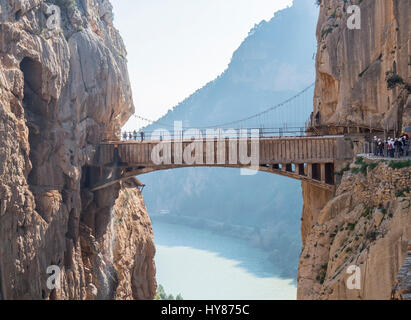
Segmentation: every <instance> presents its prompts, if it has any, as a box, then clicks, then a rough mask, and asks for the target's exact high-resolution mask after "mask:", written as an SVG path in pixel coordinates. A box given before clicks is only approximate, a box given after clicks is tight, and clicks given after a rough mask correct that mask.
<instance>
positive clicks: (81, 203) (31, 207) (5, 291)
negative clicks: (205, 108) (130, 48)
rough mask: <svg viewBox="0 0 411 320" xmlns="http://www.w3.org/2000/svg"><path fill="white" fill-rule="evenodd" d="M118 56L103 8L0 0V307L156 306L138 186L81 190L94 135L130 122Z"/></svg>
mask: <svg viewBox="0 0 411 320" xmlns="http://www.w3.org/2000/svg"><path fill="white" fill-rule="evenodd" d="M53 3H54V4H57V5H59V7H60V9H61V17H62V20H61V28H57V29H50V28H49V27H48V23H49V22H50V18H52V15H53V12H54V11H53V10H50V9H51V8H50V6H51V5H52V4H53ZM126 56H127V53H126V50H125V47H124V44H123V42H122V39H121V37H120V36H119V34H118V32H117V30H116V29H115V28H114V27H113V13H112V7H111V4H110V3H109V1H107V0H72V1H60V0H53V1H47V2H46V1H43V0H29V1H27V0H0V299H112V298H118V299H152V298H153V297H154V294H155V291H156V282H155V266H154V260H153V258H154V253H155V249H154V244H153V232H152V228H151V222H150V219H149V217H148V214H147V211H146V209H145V205H144V201H143V198H142V196H141V194H140V192H139V191H138V188H137V182H136V181H133V180H132V181H128V182H127V183H123V184H116V185H114V186H111V187H110V188H107V189H105V190H103V191H98V192H94V193H92V192H89V191H87V190H86V189H85V188H84V181H85V176H84V170H83V167H84V166H86V165H87V164H88V162H89V161H90V159H91V158H92V157H93V154H94V151H95V150H94V146H95V145H96V144H97V143H98V139H99V136H100V135H99V132H101V131H116V130H120V128H121V126H122V125H123V124H124V123H125V122H126V121H127V119H128V118H129V117H130V115H131V114H133V113H134V106H133V103H132V97H131V90H130V83H129V79H128V72H127V67H126ZM49 266H58V267H59V268H60V270H61V288H60V289H58V288H53V287H51V288H50V287H49V286H47V279H48V277H49V276H50V274H47V268H48V267H49Z"/></svg>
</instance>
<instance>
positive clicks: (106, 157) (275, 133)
mask: <svg viewBox="0 0 411 320" xmlns="http://www.w3.org/2000/svg"><path fill="white" fill-rule="evenodd" d="M313 85H314V84H312V85H311V86H310V87H308V88H306V89H304V90H303V91H301V92H300V93H298V94H297V95H295V96H293V97H291V98H289V99H288V100H286V101H284V102H281V103H280V104H278V105H275V106H274V107H270V108H269V109H266V110H264V111H262V112H259V113H257V114H255V115H252V116H249V117H247V118H245V119H241V120H237V121H231V122H227V123H223V124H219V125H216V126H208V127H202V126H199V127H197V128H198V129H192V128H189V127H184V128H183V127H180V128H179V130H180V131H174V135H173V134H169V133H168V131H167V129H163V130H155V131H154V132H153V133H152V134H151V136H149V134H148V133H149V132H148V131H146V132H145V133H146V134H145V136H146V138H147V140H145V139H141V140H140V136H139V135H136V132H134V137H133V135H132V134H130V135H125V136H124V137H125V138H126V139H125V141H124V139H123V141H122V140H121V139H122V135H121V136H120V134H118V136H115V135H109V138H107V139H105V141H103V142H102V143H101V144H100V145H98V146H97V148H96V153H95V156H94V159H93V161H92V162H91V163H90V165H89V166H88V167H87V172H86V175H85V179H86V182H85V183H86V184H87V185H88V187H89V188H90V190H91V191H98V190H101V189H104V188H106V187H109V186H111V185H113V184H115V183H117V182H119V181H122V180H125V179H129V178H131V177H134V176H138V175H141V174H145V173H149V172H153V171H158V170H169V169H178V168H186V167H225V168H240V169H253V170H259V171H263V172H268V173H273V174H278V175H282V176H286V177H290V178H293V179H298V180H301V181H307V182H309V183H311V184H314V185H316V186H318V187H321V188H324V189H328V190H334V185H335V172H334V171H335V168H336V167H337V166H338V164H339V163H341V162H343V161H346V160H350V159H352V158H353V156H354V150H353V147H352V141H351V139H346V137H345V136H344V135H328V136H316V133H317V134H318V132H316V131H315V129H312V128H313V126H312V125H311V124H310V123H308V122H307V119H308V118H309V117H310V113H311V110H312V92H311V91H310V89H311V88H312V87H313ZM284 115H285V116H286V117H285V118H287V119H289V118H290V117H291V118H292V120H293V121H291V122H290V121H286V120H287V119H285V118H284V117H283V116H284ZM135 117H137V118H139V119H140V120H143V121H146V122H151V123H154V121H151V120H148V119H145V118H143V117H140V116H135ZM280 122H281V123H280ZM155 124H156V125H157V126H162V127H163V128H164V127H165V128H170V127H172V125H170V124H164V123H161V122H155ZM279 124H280V125H279ZM275 125H277V126H275ZM290 125H293V127H290ZM232 126H237V129H231V131H232V132H234V133H237V138H236V139H232V137H227V136H224V135H223V136H221V135H219V134H215V132H218V130H226V129H227V128H230V127H232ZM205 128H213V129H214V130H217V131H215V132H214V134H213V135H212V136H207V133H205V134H204V132H205V131H206V130H205ZM216 128H219V129H216ZM244 128H257V129H244ZM270 128H275V129H270ZM174 129H175V128H174ZM184 130H186V131H192V130H194V132H196V135H197V136H196V137H194V136H193V134H192V133H191V136H189V137H186V135H185V134H183V132H184ZM244 130H246V131H247V134H246V135H241V134H238V133H239V132H242V131H244ZM310 130H311V131H310ZM313 130H314V131H313ZM251 131H254V132H257V134H256V135H254V136H249V132H251ZM176 132H177V133H178V134H176ZM224 132H227V131H224ZM164 133H165V134H164ZM130 138H131V139H130ZM195 138H197V139H195ZM200 138H201V139H200ZM159 146H161V148H160V149H161V151H157V149H158V148H159ZM186 150H188V151H187V152H186ZM184 154H185V155H187V157H184V156H183V155H184ZM252 154H254V155H256V157H255V158H256V159H257V163H250V161H249V162H247V161H244V158H248V157H250V156H251V155H252ZM251 165H252V166H251Z"/></svg>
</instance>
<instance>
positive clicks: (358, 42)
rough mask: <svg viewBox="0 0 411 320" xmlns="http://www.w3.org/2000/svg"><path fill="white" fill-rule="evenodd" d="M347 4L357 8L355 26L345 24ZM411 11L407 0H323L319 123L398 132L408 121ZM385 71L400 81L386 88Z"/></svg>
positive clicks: (317, 92)
mask: <svg viewBox="0 0 411 320" xmlns="http://www.w3.org/2000/svg"><path fill="white" fill-rule="evenodd" d="M351 4H356V5H358V6H359V7H360V9H361V29H359V30H350V29H349V28H348V27H347V19H348V17H349V16H350V14H348V13H347V8H348V6H350V5H351ZM410 10H411V9H410V3H409V1H408V0H397V1H392V0H389V1H387V0H373V1H370V0H366V1H359V0H356V1H352V0H351V1H341V0H322V1H321V7H320V16H319V22H318V26H317V40H318V49H317V59H316V68H317V80H316V89H315V98H314V114H315V115H317V113H318V112H319V116H320V122H321V124H323V125H328V124H331V125H343V126H354V127H356V126H364V127H367V128H368V127H370V126H371V127H372V128H376V129H385V130H397V131H399V130H401V127H402V125H403V124H404V123H405V122H408V123H410V122H411V100H410V99H409V98H408V94H409V90H410V89H409V87H408V89H407V88H405V87H406V86H405V84H406V83H408V85H409V84H410V83H411V61H410V60H411V56H410V51H411V42H410V41H411V40H410V39H411V27H410V24H409V21H408V20H409V17H410ZM387 72H389V73H390V72H391V73H390V74H388V77H392V76H393V75H397V76H398V77H399V78H392V79H393V80H395V79H398V80H399V79H400V78H401V79H402V81H403V82H404V84H399V85H398V86H396V87H395V88H393V89H388V87H387V81H386V78H387ZM407 98H408V103H407Z"/></svg>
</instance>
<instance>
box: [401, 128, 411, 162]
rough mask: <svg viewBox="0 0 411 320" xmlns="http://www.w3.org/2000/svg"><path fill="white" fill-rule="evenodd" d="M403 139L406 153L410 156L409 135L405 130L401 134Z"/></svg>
mask: <svg viewBox="0 0 411 320" xmlns="http://www.w3.org/2000/svg"><path fill="white" fill-rule="evenodd" d="M401 140H402V144H403V148H404V155H405V156H406V157H408V149H409V141H410V140H409V136H408V134H406V133H405V132H403V133H402V135H401Z"/></svg>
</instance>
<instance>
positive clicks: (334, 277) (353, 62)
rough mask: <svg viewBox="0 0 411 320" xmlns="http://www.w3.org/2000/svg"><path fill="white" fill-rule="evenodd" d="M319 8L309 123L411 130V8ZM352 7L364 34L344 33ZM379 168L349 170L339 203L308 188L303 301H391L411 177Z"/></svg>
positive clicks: (380, 2) (409, 221) (327, 128)
mask: <svg viewBox="0 0 411 320" xmlns="http://www.w3.org/2000/svg"><path fill="white" fill-rule="evenodd" d="M318 2H319V3H320V15H319V21H318V27H317V40H318V49H317V58H316V69H317V78H316V88H315V96H314V112H313V114H312V125H315V126H317V127H318V128H321V129H322V130H323V133H325V134H328V133H343V132H344V133H347V128H348V127H350V128H353V127H354V128H356V127H357V128H358V127H360V128H362V129H364V128H365V129H366V128H370V127H371V128H373V129H379V130H385V131H386V132H391V134H392V132H396V133H397V134H398V133H399V132H400V131H401V129H402V128H403V127H405V126H409V125H411V97H410V95H409V93H410V83H411V79H410V76H411V61H410V57H411V54H410V50H411V47H410V39H411V28H410V25H409V17H410V13H411V6H410V4H409V1H408V0H398V1H386V0H363V1H360V0H350V1H342V0H321V1H318ZM351 5H357V6H359V8H360V9H361V12H360V15H361V28H360V29H359V30H357V29H353V30H351V29H349V28H348V26H347V20H348V18H349V16H350V14H349V13H348V12H347V10H348V7H349V6H351ZM335 126H341V128H338V129H336V128H335ZM340 129H341V130H340ZM344 130H345V131H344ZM354 148H355V146H354ZM346 164H347V163H341V164H338V168H336V169H337V171H339V170H340V169H342V168H344V166H345V165H346ZM376 165H377V164H362V165H360V168H358V165H355V164H353V165H351V169H352V170H353V172H354V173H355V174H354V173H352V172H351V171H350V170H349V171H348V172H346V173H345V175H344V176H343V178H342V181H341V184H340V185H339V187H338V189H337V192H336V195H333V194H331V193H328V194H326V193H325V192H322V191H320V190H318V189H317V188H315V187H313V186H310V185H308V184H305V183H304V184H303V198H304V210H303V218H302V238H303V252H302V254H301V256H300V265H299V277H298V298H299V299H390V298H391V293H392V289H393V288H394V285H395V283H396V278H397V274H398V272H399V270H400V268H401V267H402V266H403V263H404V259H405V256H406V251H407V245H408V241H410V240H411V209H410V208H411V206H410V205H409V204H410V193H409V190H410V187H411V170H410V168H409V167H408V168H403V169H401V170H395V169H393V168H390V167H389V166H388V164H387V163H380V164H378V167H376V168H375V166H376ZM364 168H365V169H367V168H368V169H367V170H368V171H369V172H368V174H366V176H365V175H364V173H367V172H364ZM361 171H363V173H361ZM338 180H340V179H338ZM350 266H354V268H357V267H358V268H359V269H360V273H361V289H360V290H356V289H350V288H348V287H347V280H350V281H351V278H350V274H348V273H347V271H350V270H349V267H350ZM356 270H358V269H356Z"/></svg>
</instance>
